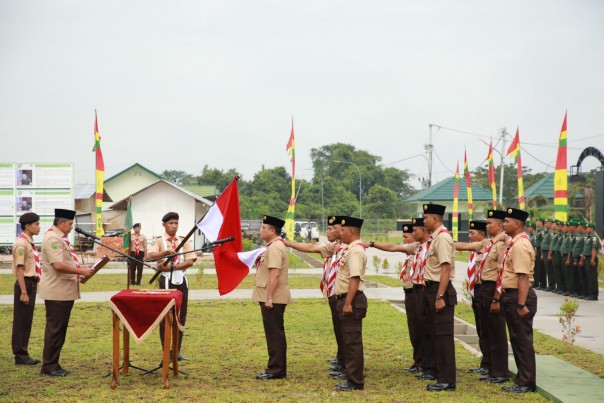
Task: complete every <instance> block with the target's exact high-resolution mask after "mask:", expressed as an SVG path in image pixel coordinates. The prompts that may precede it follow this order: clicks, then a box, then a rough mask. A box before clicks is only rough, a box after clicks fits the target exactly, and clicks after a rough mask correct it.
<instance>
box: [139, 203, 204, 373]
mask: <svg viewBox="0 0 604 403" xmlns="http://www.w3.org/2000/svg"><path fill="white" fill-rule="evenodd" d="M178 219H179V216H178V213H174V212H169V213H166V214H165V215H164V216H163V217H162V219H161V220H162V222H163V227H164V231H165V234H164V235H163V236H158V237H157V238H154V239H153V241H152V242H151V245H150V246H149V250H148V252H149V255H148V258H149V259H157V258H159V257H163V256H168V255H172V254H174V253H175V252H174V251H175V249H176V248H177V247H178V245H179V244H180V241H181V239H182V237H179V236H176V233H177V232H178ZM192 250H193V243H191V241H187V242H186V243H185V245H184V246H183V248H182V251H183V252H187V253H185V254H184V255H178V256H174V257H173V258H172V259H170V260H169V261H168V260H167V259H163V260H159V261H158V262H157V268H158V269H160V270H161V271H162V272H163V273H162V275H161V276H160V278H159V288H160V289H176V290H179V291H180V292H182V304H181V306H180V316H179V319H180V323H181V325H183V326H185V323H186V322H187V307H188V305H189V280H188V279H187V276H186V271H187V269H188V268H189V267H191V266H193V263H195V261H196V260H197V255H196V254H195V252H191V251H192ZM164 327H165V324H164V321H161V322H160V324H159V340H160V341H161V345H162V348H163V345H164V330H165V329H164ZM178 334H179V339H178V361H182V360H186V358H185V357H183V356H182V354H181V352H180V351H181V347H182V339H183V336H184V333H183V332H182V331H179V332H178Z"/></svg>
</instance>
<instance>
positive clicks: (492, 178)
mask: <svg viewBox="0 0 604 403" xmlns="http://www.w3.org/2000/svg"><path fill="white" fill-rule="evenodd" d="M487 161H488V164H489V185H490V186H491V193H492V194H493V210H496V209H497V184H496V183H495V164H494V163H493V141H491V143H490V144H489V155H487Z"/></svg>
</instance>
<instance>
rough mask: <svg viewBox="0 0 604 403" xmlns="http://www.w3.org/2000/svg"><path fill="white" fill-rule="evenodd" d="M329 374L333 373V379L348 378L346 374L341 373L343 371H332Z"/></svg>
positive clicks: (343, 379)
mask: <svg viewBox="0 0 604 403" xmlns="http://www.w3.org/2000/svg"><path fill="white" fill-rule="evenodd" d="M329 375H331V377H332V378H333V379H339V380H342V381H345V380H346V374H343V373H341V372H332V373H331V374H329Z"/></svg>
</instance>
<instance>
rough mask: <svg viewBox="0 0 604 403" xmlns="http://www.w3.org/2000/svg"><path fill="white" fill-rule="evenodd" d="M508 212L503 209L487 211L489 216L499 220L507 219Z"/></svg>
mask: <svg viewBox="0 0 604 403" xmlns="http://www.w3.org/2000/svg"><path fill="white" fill-rule="evenodd" d="M505 217H507V214H506V212H505V211H503V210H489V211H487V218H495V219H497V220H505Z"/></svg>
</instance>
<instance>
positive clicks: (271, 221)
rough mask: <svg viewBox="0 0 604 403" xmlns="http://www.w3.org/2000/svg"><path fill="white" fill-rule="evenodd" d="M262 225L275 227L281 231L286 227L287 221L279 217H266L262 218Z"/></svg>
mask: <svg viewBox="0 0 604 403" xmlns="http://www.w3.org/2000/svg"><path fill="white" fill-rule="evenodd" d="M262 224H268V225H272V226H273V227H275V228H277V229H278V230H281V228H283V226H284V225H285V221H283V220H282V219H280V218H277V217H271V216H270V215H265V216H263V217H262Z"/></svg>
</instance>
